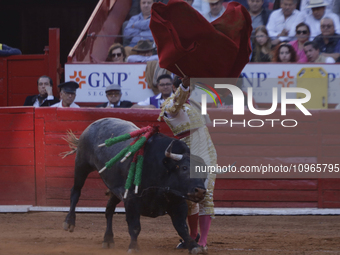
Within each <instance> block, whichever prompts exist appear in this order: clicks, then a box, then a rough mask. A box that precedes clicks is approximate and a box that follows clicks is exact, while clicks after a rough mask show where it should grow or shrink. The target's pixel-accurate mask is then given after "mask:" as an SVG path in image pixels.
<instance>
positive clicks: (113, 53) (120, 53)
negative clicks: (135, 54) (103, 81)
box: [106, 43, 126, 63]
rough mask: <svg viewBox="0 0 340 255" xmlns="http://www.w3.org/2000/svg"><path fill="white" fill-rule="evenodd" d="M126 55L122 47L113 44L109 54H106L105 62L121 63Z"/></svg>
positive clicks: (118, 44)
mask: <svg viewBox="0 0 340 255" xmlns="http://www.w3.org/2000/svg"><path fill="white" fill-rule="evenodd" d="M125 58H126V53H125V49H124V47H123V45H121V44H120V43H114V44H112V45H111V47H110V49H109V52H108V54H107V58H106V61H108V62H115V63H122V62H125Z"/></svg>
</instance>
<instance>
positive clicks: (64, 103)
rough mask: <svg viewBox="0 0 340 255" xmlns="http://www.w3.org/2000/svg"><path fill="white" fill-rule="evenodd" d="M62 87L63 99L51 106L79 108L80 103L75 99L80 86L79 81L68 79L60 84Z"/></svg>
mask: <svg viewBox="0 0 340 255" xmlns="http://www.w3.org/2000/svg"><path fill="white" fill-rule="evenodd" d="M58 88H60V99H61V101H60V102H59V103H57V104H54V105H51V107H71V108H79V105H77V104H75V103H74V102H73V101H74V99H75V98H76V90H77V88H79V85H78V83H76V82H75V81H68V82H64V83H61V84H59V85H58Z"/></svg>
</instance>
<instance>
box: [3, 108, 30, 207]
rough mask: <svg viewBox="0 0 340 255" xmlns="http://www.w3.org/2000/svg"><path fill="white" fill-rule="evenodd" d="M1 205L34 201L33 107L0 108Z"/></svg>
mask: <svg viewBox="0 0 340 255" xmlns="http://www.w3.org/2000/svg"><path fill="white" fill-rule="evenodd" d="M0 123H1V125H0V137H1V138H0V141H1V142H0V175H1V178H0V204H3V205H7V204H12V205H13V204H14V205H15V204H17V205H20V204H25V205H26V204H35V172H34V165H35V162H34V109H33V108H0Z"/></svg>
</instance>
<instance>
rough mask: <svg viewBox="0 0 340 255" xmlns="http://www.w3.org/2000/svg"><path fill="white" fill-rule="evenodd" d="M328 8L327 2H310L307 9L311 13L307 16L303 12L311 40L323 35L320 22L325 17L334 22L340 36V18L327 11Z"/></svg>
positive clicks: (312, 0) (318, 0)
mask: <svg viewBox="0 0 340 255" xmlns="http://www.w3.org/2000/svg"><path fill="white" fill-rule="evenodd" d="M327 6H328V3H327V2H326V0H310V1H309V5H307V8H309V9H311V10H312V11H311V13H310V14H306V13H305V12H301V14H300V15H302V17H303V18H304V22H305V23H306V24H307V25H308V26H309V29H310V37H311V39H314V37H316V36H317V35H319V34H321V29H320V21H321V19H323V18H324V17H328V18H331V19H332V20H333V22H334V27H335V31H336V33H337V34H340V20H339V17H338V15H336V14H334V13H332V12H331V11H327V9H326V7H327ZM296 25H298V24H297V23H295V24H294V27H296Z"/></svg>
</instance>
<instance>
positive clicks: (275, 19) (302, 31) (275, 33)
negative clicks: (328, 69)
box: [107, 0, 340, 63]
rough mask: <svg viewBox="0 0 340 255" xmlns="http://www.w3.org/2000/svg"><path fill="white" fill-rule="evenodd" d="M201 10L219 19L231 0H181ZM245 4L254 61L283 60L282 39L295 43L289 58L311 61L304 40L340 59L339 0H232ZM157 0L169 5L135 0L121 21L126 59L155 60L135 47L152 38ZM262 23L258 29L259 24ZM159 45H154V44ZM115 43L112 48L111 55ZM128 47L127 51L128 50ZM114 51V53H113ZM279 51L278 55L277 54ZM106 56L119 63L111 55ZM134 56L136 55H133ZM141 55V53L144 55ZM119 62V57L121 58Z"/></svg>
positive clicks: (252, 60) (154, 0)
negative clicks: (125, 19)
mask: <svg viewBox="0 0 340 255" xmlns="http://www.w3.org/2000/svg"><path fill="white" fill-rule="evenodd" d="M183 1H185V2H187V3H188V4H189V5H191V6H192V7H193V8H195V9H196V10H197V11H198V12H200V13H201V14H202V15H203V16H204V17H205V18H206V19H207V20H208V21H209V22H213V21H214V20H216V19H217V18H219V17H220V16H221V15H222V14H223V12H224V11H225V6H226V2H229V1H230V0H183ZM234 1H236V2H239V3H241V4H242V5H243V6H244V7H245V8H247V10H248V11H249V14H250V16H251V19H252V27H253V33H252V47H253V54H252V56H251V59H250V61H251V62H285V58H282V59H281V58H280V56H282V57H283V55H282V54H283V52H282V53H280V50H281V51H285V49H286V50H287V49H288V47H289V49H291V48H290V46H286V47H283V48H282V45H283V44H282V43H288V44H290V45H292V46H293V49H292V51H291V52H290V55H291V56H296V57H294V58H292V59H290V60H289V61H288V62H292V63H293V62H297V63H307V62H309V61H308V58H307V56H306V53H305V51H306V50H305V49H304V44H305V43H306V42H308V41H315V42H316V43H317V45H318V47H319V51H320V55H322V56H325V57H331V58H333V59H334V60H335V61H336V62H339V61H340V58H339V57H340V3H339V2H340V1H336V0H234ZM154 2H163V3H164V4H167V2H168V0H158V1H157V0H133V1H132V7H131V10H130V13H129V16H128V17H129V19H128V20H127V21H126V22H125V24H124V25H123V35H124V40H123V45H122V46H123V47H124V49H125V51H123V49H122V48H121V50H120V51H121V54H123V55H125V60H123V61H125V62H126V61H127V62H148V61H151V60H156V57H155V55H157V54H156V53H157V52H156V50H153V53H152V55H151V56H147V57H145V55H142V54H141V52H138V51H137V50H136V46H137V43H138V42H139V41H150V42H151V43H153V37H152V33H151V31H150V28H149V24H150V17H151V15H150V13H151V6H152V4H153V3H154ZM258 28H259V29H258ZM153 46H154V47H155V45H153ZM111 49H112V47H111V48H110V51H109V55H110V53H111V51H112V50H111ZM125 52H126V53H125ZM112 53H115V52H112ZM278 53H280V54H281V55H280V54H278ZM109 55H108V58H107V61H113V62H117V61H118V57H116V61H114V59H110V57H109ZM130 56H132V57H130ZM141 56H143V57H141ZM120 62H121V60H120Z"/></svg>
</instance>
